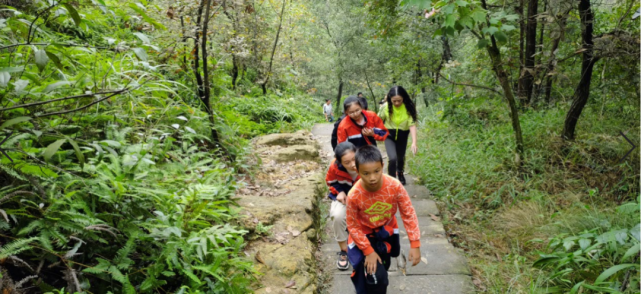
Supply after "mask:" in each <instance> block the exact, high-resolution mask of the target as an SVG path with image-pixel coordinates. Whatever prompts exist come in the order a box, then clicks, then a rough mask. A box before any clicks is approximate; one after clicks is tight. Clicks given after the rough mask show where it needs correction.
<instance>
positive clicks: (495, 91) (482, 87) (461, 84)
mask: <svg viewBox="0 0 641 294" xmlns="http://www.w3.org/2000/svg"><path fill="white" fill-rule="evenodd" d="M438 75H439V76H441V78H443V79H444V80H445V81H446V82H448V83H450V84H453V85H457V86H467V87H474V88H479V89H485V90H488V91H492V92H494V93H496V94H498V95H502V94H501V92H499V91H497V90H494V89H492V88H490V87H486V86H479V85H472V84H463V83H457V82H453V81H450V80H448V79H447V78H446V77H444V76H443V75H442V74H440V73H439V74H438Z"/></svg>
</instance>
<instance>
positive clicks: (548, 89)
mask: <svg viewBox="0 0 641 294" xmlns="http://www.w3.org/2000/svg"><path fill="white" fill-rule="evenodd" d="M569 12H570V10H566V11H565V12H564V13H563V14H562V15H561V18H560V19H559V36H558V38H556V39H554V41H552V48H550V61H549V62H548V65H547V74H546V77H545V86H544V91H545V103H546V104H549V103H550V98H551V96H552V84H553V83H554V75H550V73H552V72H553V71H554V68H555V65H556V50H557V49H558V48H559V44H560V43H561V40H562V39H563V35H564V34H565V22H566V20H567V16H568V13H569Z"/></svg>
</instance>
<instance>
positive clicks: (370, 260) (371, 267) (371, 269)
mask: <svg viewBox="0 0 641 294" xmlns="http://www.w3.org/2000/svg"><path fill="white" fill-rule="evenodd" d="M410 254H411V251H410ZM410 256H411V255H410ZM419 256H420V253H419ZM418 259H421V258H420V257H419V258H418ZM377 262H380V263H381V264H383V262H382V261H381V258H380V257H379V256H378V254H376V252H372V253H371V254H370V255H368V256H366V257H365V271H367V272H368V273H369V274H370V275H373V274H374V273H376V266H377Z"/></svg>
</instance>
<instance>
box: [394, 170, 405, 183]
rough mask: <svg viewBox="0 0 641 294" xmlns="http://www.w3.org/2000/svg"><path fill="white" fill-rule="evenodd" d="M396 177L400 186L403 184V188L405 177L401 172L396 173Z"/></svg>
mask: <svg viewBox="0 0 641 294" xmlns="http://www.w3.org/2000/svg"><path fill="white" fill-rule="evenodd" d="M396 175H397V177H398V181H399V182H401V184H403V186H404V185H405V176H403V172H397V173H396Z"/></svg>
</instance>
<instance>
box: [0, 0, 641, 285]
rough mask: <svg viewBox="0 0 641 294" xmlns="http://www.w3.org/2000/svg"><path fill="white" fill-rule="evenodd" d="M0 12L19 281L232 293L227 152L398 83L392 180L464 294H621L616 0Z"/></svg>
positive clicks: (17, 0)
mask: <svg viewBox="0 0 641 294" xmlns="http://www.w3.org/2000/svg"><path fill="white" fill-rule="evenodd" d="M575 2H576V3H575ZM579 2H580V3H579ZM1 3H2V4H6V5H8V6H2V7H1V8H0V138H1V139H4V138H5V137H9V138H8V139H7V140H6V141H5V142H4V143H2V145H1V146H0V148H2V149H3V150H5V151H6V153H7V155H8V156H9V157H5V156H4V155H0V230H1V231H2V232H1V233H0V246H1V247H0V269H2V275H4V277H5V278H6V277H9V278H10V279H11V280H13V281H15V285H14V286H15V288H16V289H17V290H20V289H24V288H27V287H33V288H32V289H36V288H38V289H40V292H46V291H57V292H61V293H64V292H77V291H87V292H89V291H90V292H92V293H106V292H107V291H111V292H113V293H133V292H141V293H146V292H180V293H183V292H185V293H186V292H189V293H245V292H247V291H249V289H250V288H251V286H250V285H251V283H252V282H253V281H255V279H254V277H255V275H256V274H257V273H255V272H254V270H253V269H252V267H251V266H250V262H249V261H247V260H245V259H244V254H243V247H244V246H245V244H246V239H247V237H248V236H247V233H248V232H247V231H246V230H244V229H243V228H242V227H240V226H237V225H236V224H237V223H238V218H239V217H240V216H239V215H238V213H237V208H236V207H235V204H234V198H233V195H234V193H235V189H236V188H237V187H240V186H242V185H243V184H244V183H242V181H241V180H239V179H241V178H243V179H244V178H245V176H246V175H247V174H251V173H252V167H251V166H249V164H247V163H246V162H247V161H246V159H247V158H248V157H251V156H252V154H251V152H252V151H251V149H250V148H249V144H248V142H249V140H250V139H251V138H252V137H255V136H258V135H262V134H267V133H275V132H287V131H293V130H296V129H300V128H307V129H309V128H311V126H312V125H313V124H314V123H316V122H319V121H322V117H321V115H320V112H321V107H320V105H321V103H322V101H324V100H325V99H328V98H329V99H336V100H338V101H337V102H340V101H341V99H343V98H344V97H345V96H346V95H353V94H355V93H356V92H363V93H365V95H366V96H367V97H368V99H369V101H370V109H373V110H376V108H377V105H378V104H377V103H376V102H377V101H379V100H380V99H381V98H383V96H384V95H385V94H386V92H387V91H388V90H389V88H390V87H391V86H392V85H402V86H404V87H405V88H406V89H408V91H409V92H410V93H411V95H412V98H413V99H416V101H417V102H418V104H419V106H420V107H421V108H422V109H421V115H420V121H421V123H420V128H419V140H420V142H419V146H420V150H421V151H420V152H419V155H418V156H417V157H414V158H413V159H411V160H410V161H411V167H412V169H413V173H415V174H416V175H417V176H419V177H420V178H421V180H422V181H423V183H424V184H425V185H427V186H428V187H429V188H430V189H431V190H432V191H433V192H434V194H435V195H436V196H438V198H439V199H440V202H441V205H442V208H444V209H445V212H444V215H445V221H446V223H447V226H448V230H449V231H450V232H451V233H452V234H451V236H453V238H452V240H453V242H454V243H455V244H456V245H457V246H459V247H462V248H464V249H465V250H466V251H467V252H468V257H469V259H470V264H471V265H472V269H473V275H474V277H473V279H474V281H475V285H476V286H477V290H479V291H489V292H499V293H504V292H516V293H521V292H541V291H543V292H545V291H547V292H576V293H579V292H581V291H582V293H586V292H604V291H605V292H626V293H633V292H638V291H639V289H638V285H639V280H638V277H639V267H638V262H639V252H638V250H639V234H638V231H639V219H638V216H639V211H638V207H639V199H638V197H639V193H640V189H639V168H640V166H639V152H638V149H636V150H635V151H634V152H632V153H631V154H630V155H629V156H628V157H627V158H626V159H625V160H623V161H621V158H622V157H623V155H624V154H626V152H627V151H628V150H629V148H630V145H629V144H628V143H627V142H626V141H625V140H624V139H623V138H622V137H621V136H620V132H622V133H625V134H626V136H628V137H629V138H630V139H631V140H632V142H634V143H635V144H636V145H637V146H638V145H639V144H638V143H639V131H640V130H639V119H640V117H639V113H640V109H639V89H640V87H639V76H638V72H639V51H638V50H639V48H638V44H639V38H638V36H639V22H638V19H637V20H633V19H632V18H631V15H632V14H633V13H634V12H635V11H637V10H638V9H639V4H638V2H635V1H632V0H608V1H589V0H580V1H574V2H571V1H570V2H568V1H556V0H539V1H537V2H536V3H537V4H538V11H536V9H534V10H532V8H533V7H532V6H528V5H529V4H533V3H535V2H530V1H507V2H506V1H495V0H487V1H486V0H478V1H476V0H475V1H468V0H442V1H427V0H404V1H385V0H328V1H287V0H285V1H277V0H256V1H214V0H200V1H188V2H184V1H179V2H175V1H151V0H140V1H116V0H80V1H66V0H62V1H57V2H56V1H49V0H46V1H45V0H31V1H21V0H5V1H2V2H1ZM586 4H591V6H590V5H588V7H590V9H589V11H590V13H591V15H592V16H593V17H594V21H586V19H589V17H587V16H588V15H589V14H590V13H588V12H587V10H585V7H586ZM579 6H580V7H584V8H582V9H584V10H580V9H579ZM432 8H434V9H435V10H434V12H433V14H429V13H428V15H427V16H428V17H426V13H427V12H429V11H431V9H432ZM530 14H531V15H530ZM528 15H530V16H528ZM535 20H536V22H535ZM528 24H534V25H533V26H531V25H530V26H528ZM588 24H591V27H592V29H593V31H591V35H590V36H591V37H590V38H587V39H586V36H587V35H588V34H586V33H585V31H586V28H587V27H588V26H587V25H588ZM527 27H530V28H532V27H533V29H534V30H533V32H534V33H535V38H531V37H532V33H531V32H532V30H530V31H529V32H530V33H527V32H526V29H527ZM590 39H591V40H592V41H591V42H592V43H593V45H591V44H589V43H586V42H587V41H586V40H588V41H589V40H590ZM532 42H534V44H533V43H532ZM530 45H534V46H530ZM526 47H528V48H535V49H534V50H535V53H534V54H533V55H532V56H530V57H527V56H524V53H525V51H526V49H525V48H526ZM586 56H587V57H590V56H592V59H590V58H587V57H586ZM586 58H587V61H586ZM582 59H583V60H582ZM582 61H583V62H582ZM587 65H589V66H592V68H591V70H592V71H591V73H592V74H591V75H586V74H584V73H585V67H586V66H587ZM590 82H591V84H590ZM528 84H529V87H528V86H527V85H528ZM585 85H587V89H588V90H590V91H589V92H588V93H587V95H586V92H585V91H584V90H585V89H586V87H585ZM523 89H526V90H528V89H529V92H528V91H523ZM582 99H583V100H582ZM584 102H585V103H584ZM582 103H584V104H582ZM577 105H578V106H577ZM334 107H335V108H334V109H335V112H336V113H335V114H336V115H339V114H340V113H339V112H340V106H337V105H336V104H335V105H334ZM576 109H579V114H580V115H579V116H576V117H575V116H574V115H569V113H570V111H571V110H576ZM574 118H575V119H577V120H578V123H577V124H576V126H575V127H576V128H575V129H576V131H575V129H574V127H572V128H571V131H572V136H566V133H567V132H566V131H567V128H568V125H569V124H568V121H569V120H571V119H574ZM9 158H10V159H9ZM506 232H507V234H506Z"/></svg>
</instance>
